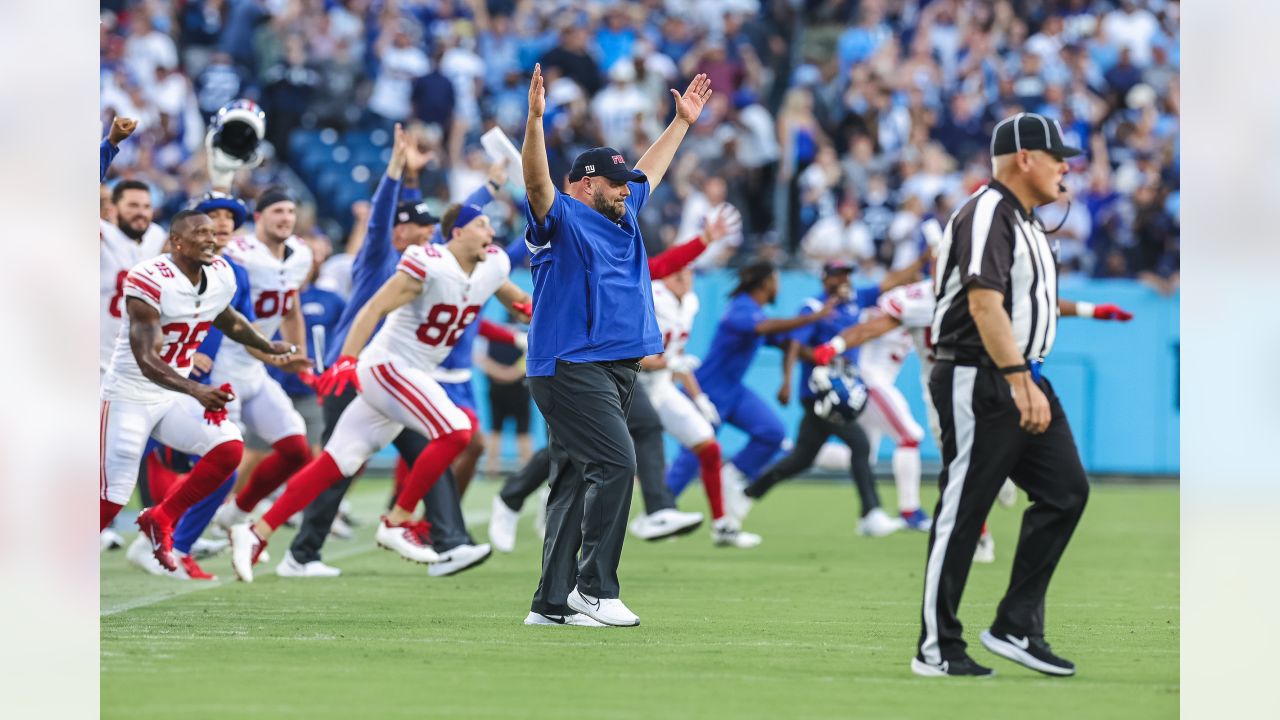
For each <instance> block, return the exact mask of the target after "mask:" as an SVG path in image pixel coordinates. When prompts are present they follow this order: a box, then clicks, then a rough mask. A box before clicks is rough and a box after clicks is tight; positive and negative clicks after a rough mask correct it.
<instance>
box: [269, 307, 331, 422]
mask: <svg viewBox="0 0 1280 720" xmlns="http://www.w3.org/2000/svg"><path fill="white" fill-rule="evenodd" d="M298 300H299V301H300V302H301V303H302V317H303V319H304V321H305V323H306V326H307V357H315V356H316V343H315V340H314V339H313V338H312V337H311V328H313V327H315V326H316V325H319V326H320V327H323V328H324V334H325V343H326V349H327V345H328V342H329V341H328V338H329V337H330V334H331V333H332V332H333V328H334V326H335V325H337V324H338V318H339V317H341V316H342V309H343V308H344V307H346V302H345V301H344V300H343V299H342V296H341V295H339V294H337V293H333V292H329V291H328V290H321V289H320V288H318V287H316V286H315V285H308V286H307V287H306V289H304V290H303V291H302V294H301V295H299V296H298ZM326 367H327V366H326ZM267 374H269V375H270V376H271V377H273V378H275V379H276V381H278V382H279V383H280V387H282V388H284V391H285V392H286V393H288V394H289V396H290V397H296V396H298V395H313V394H315V391H314V390H312V389H311V388H309V387H307V384H306V383H304V382H302V381H301V380H299V379H298V376H297V375H295V374H293V373H288V372H285V371H283V370H281V369H280V368H276V367H268V368H267Z"/></svg>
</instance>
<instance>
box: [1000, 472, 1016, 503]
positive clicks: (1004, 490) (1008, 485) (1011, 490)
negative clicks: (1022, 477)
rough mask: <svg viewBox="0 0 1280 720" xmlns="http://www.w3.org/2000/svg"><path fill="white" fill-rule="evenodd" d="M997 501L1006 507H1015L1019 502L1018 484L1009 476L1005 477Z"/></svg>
mask: <svg viewBox="0 0 1280 720" xmlns="http://www.w3.org/2000/svg"><path fill="white" fill-rule="evenodd" d="M996 502H998V503H1000V504H1001V505H1003V506H1004V507H1013V506H1014V505H1015V504H1016V503H1017V502H1018V486H1017V485H1014V484H1013V481H1012V480H1010V479H1009V478H1005V479H1004V484H1003V485H1001V486H1000V492H999V493H997V494H996Z"/></svg>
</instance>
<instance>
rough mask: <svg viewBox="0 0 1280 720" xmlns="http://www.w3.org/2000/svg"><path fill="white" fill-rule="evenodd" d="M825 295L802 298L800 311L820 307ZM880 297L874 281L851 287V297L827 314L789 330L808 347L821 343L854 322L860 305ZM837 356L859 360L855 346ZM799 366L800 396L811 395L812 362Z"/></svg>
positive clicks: (853, 363)
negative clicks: (816, 320) (871, 284)
mask: <svg viewBox="0 0 1280 720" xmlns="http://www.w3.org/2000/svg"><path fill="white" fill-rule="evenodd" d="M827 297H828V296H827V294H826V293H823V294H821V295H818V296H816V297H812V298H809V299H808V300H805V301H804V305H803V306H802V307H801V308H800V313H799V314H800V315H812V314H813V313H815V312H817V311H819V310H821V309H822V307H823V306H824V305H826V304H827ZM879 297H880V288H879V286H874V285H873V286H871V287H866V288H858V289H857V290H855V291H854V293H853V297H851V298H849V299H848V300H847V301H845V302H843V303H840V304H839V305H837V306H835V308H834V309H833V310H832V311H831V314H830V315H828V316H826V317H825V318H823V319H821V320H819V321H818V322H816V323H814V324H812V325H806V326H804V327H802V328H798V329H796V330H794V331H792V334H791V339H792V340H795V341H796V342H798V343H800V344H801V345H807V346H809V347H811V348H813V347H817V346H819V345H822V344H823V343H825V342H827V341H829V340H831V339H832V338H834V337H835V336H836V335H839V334H840V333H841V332H842V331H844V329H845V328H849V327H852V326H854V325H857V324H858V318H859V317H860V316H861V314H862V308H864V307H870V306H872V305H874V304H875V302H876V299H877V298H879ZM840 357H842V358H844V360H845V362H847V363H849V364H850V365H856V364H857V362H858V348H856V347H854V348H849V349H848V350H845V351H844V352H843V353H842V354H841V355H840ZM800 368H801V370H800V398H801V399H802V400H808V399H810V398H812V397H813V391H812V390H810V389H809V375H810V374H811V373H812V372H813V364H812V363H807V362H806V363H801V365H800Z"/></svg>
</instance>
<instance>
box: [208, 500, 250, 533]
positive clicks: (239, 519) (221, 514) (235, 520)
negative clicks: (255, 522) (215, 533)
mask: <svg viewBox="0 0 1280 720" xmlns="http://www.w3.org/2000/svg"><path fill="white" fill-rule="evenodd" d="M248 521H249V513H247V512H245V511H243V510H241V509H240V508H239V506H237V505H236V499H235V497H234V496H233V497H232V498H231V499H230V500H228V501H226V502H225V503H223V504H222V507H220V508H218V511H217V512H215V513H214V514H213V524H214V525H217V526H218V527H220V528H222V529H223V530H226V531H227V532H228V533H230V532H231V528H232V526H234V525H240V524H241V523H245V522H248Z"/></svg>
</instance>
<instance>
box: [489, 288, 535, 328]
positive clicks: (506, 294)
mask: <svg viewBox="0 0 1280 720" xmlns="http://www.w3.org/2000/svg"><path fill="white" fill-rule="evenodd" d="M494 297H496V298H498V302H500V303H502V305H503V307H505V308H506V309H507V310H509V311H511V314H512V315H514V316H515V317H516V319H517V320H519V321H520V322H523V323H527V322H529V321H530V320H531V319H532V318H531V317H530V315H529V313H528V310H529V309H530V308H531V307H532V303H533V298H531V297H529V293H527V292H525V291H524V290H522V289H521V288H520V286H519V285H516V284H515V283H513V282H511V281H510V280H508V281H506V282H504V283H502V287H499V288H498V290H497V292H495V293H494Z"/></svg>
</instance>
